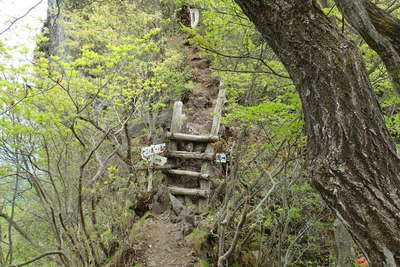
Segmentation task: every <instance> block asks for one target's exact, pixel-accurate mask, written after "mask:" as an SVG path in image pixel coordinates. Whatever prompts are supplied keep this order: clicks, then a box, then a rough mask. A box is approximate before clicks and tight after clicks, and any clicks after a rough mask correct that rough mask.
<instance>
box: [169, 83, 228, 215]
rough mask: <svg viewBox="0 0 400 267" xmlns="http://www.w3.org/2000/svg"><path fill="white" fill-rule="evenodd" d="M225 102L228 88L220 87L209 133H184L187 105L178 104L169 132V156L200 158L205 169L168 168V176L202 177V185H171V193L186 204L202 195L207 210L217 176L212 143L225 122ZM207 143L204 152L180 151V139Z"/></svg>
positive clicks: (176, 103)
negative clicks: (214, 169)
mask: <svg viewBox="0 0 400 267" xmlns="http://www.w3.org/2000/svg"><path fill="white" fill-rule="evenodd" d="M224 102H225V90H224V89H223V86H220V89H219V93H218V98H217V101H216V104H215V107H214V114H213V122H212V127H211V131H210V133H209V134H208V135H192V134H185V133H182V132H181V131H182V126H183V125H182V124H183V120H182V118H183V113H182V109H183V104H182V102H181V101H177V102H175V103H174V108H173V112H172V121H171V129H170V132H169V133H167V137H168V139H169V144H168V151H167V153H166V156H167V158H168V161H172V162H174V161H176V159H177V158H178V159H185V160H199V161H201V168H200V170H198V171H192V170H182V169H179V168H176V169H172V168H171V169H166V170H164V173H166V174H167V175H171V176H173V175H178V176H185V177H190V178H191V179H199V185H200V188H185V187H178V186H171V185H169V186H168V189H169V191H170V193H171V194H172V195H174V196H177V197H178V198H180V199H181V200H185V202H186V203H192V201H191V197H193V196H195V197H197V198H199V202H198V210H199V211H203V210H204V209H205V208H206V207H207V205H208V200H209V196H210V191H211V183H210V180H209V178H210V177H212V175H213V168H212V161H213V160H215V151H214V146H213V144H212V143H214V142H216V141H218V140H219V136H218V133H219V129H220V125H221V116H222V109H223V105H224ZM182 141H184V142H190V143H203V144H205V150H204V152H192V151H178V142H182Z"/></svg>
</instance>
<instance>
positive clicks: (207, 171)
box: [199, 81, 225, 211]
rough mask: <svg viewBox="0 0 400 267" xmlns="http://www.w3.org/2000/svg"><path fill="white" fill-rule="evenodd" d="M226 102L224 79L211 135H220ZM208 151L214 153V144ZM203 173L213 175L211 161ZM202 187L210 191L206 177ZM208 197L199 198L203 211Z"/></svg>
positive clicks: (204, 165) (207, 148) (210, 145)
mask: <svg viewBox="0 0 400 267" xmlns="http://www.w3.org/2000/svg"><path fill="white" fill-rule="evenodd" d="M224 103H225V89H224V88H223V81H221V82H220V88H219V92H218V98H217V103H216V104H215V107H214V118H213V123H212V127H211V131H210V136H218V133H219V129H220V126H221V118H222V109H223V107H224ZM207 153H212V154H214V153H215V151H214V146H213V145H212V144H208V145H207V147H206V151H205V154H207ZM201 173H204V174H208V175H209V176H210V177H211V176H212V173H213V170H212V164H211V162H208V161H207V162H204V163H203V164H202V165H201ZM200 189H202V190H206V191H208V192H210V190H211V188H210V182H209V181H207V180H204V179H201V180H200ZM208 200H209V199H208V198H206V199H200V200H199V210H200V211H203V210H204V209H205V208H206V207H207V205H208Z"/></svg>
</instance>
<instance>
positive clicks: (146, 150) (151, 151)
mask: <svg viewBox="0 0 400 267" xmlns="http://www.w3.org/2000/svg"><path fill="white" fill-rule="evenodd" d="M166 148H167V146H166V144H165V143H163V144H157V145H151V146H146V147H143V148H142V150H141V152H140V155H141V156H142V159H144V160H146V161H150V162H151V163H154V164H157V165H159V166H163V165H165V163H167V158H166V157H163V156H160V155H158V154H161V153H163V152H164V151H165V149H166Z"/></svg>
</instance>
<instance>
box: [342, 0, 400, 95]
mask: <svg viewBox="0 0 400 267" xmlns="http://www.w3.org/2000/svg"><path fill="white" fill-rule="evenodd" d="M335 2H336V5H337V6H338V8H339V9H340V11H341V12H342V13H343V15H344V16H345V18H346V20H347V21H348V22H349V23H350V24H351V25H352V26H353V27H354V28H355V29H356V30H357V31H358V32H359V33H360V35H361V36H362V37H363V39H364V40H365V41H366V42H367V44H368V45H369V46H370V47H371V48H372V49H373V50H375V51H376V53H378V55H379V57H380V58H381V59H382V61H383V63H384V64H385V66H386V69H387V71H388V73H389V75H390V77H391V78H392V83H393V87H394V88H395V89H396V90H397V92H399V93H400V20H398V19H396V18H394V17H392V16H390V14H388V13H386V12H385V11H384V10H382V9H380V8H378V7H377V6H376V5H375V4H373V3H371V2H370V1H367V0H335Z"/></svg>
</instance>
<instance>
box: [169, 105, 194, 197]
mask: <svg viewBox="0 0 400 267" xmlns="http://www.w3.org/2000/svg"><path fill="white" fill-rule="evenodd" d="M182 118H183V103H182V101H176V102H175V103H174V108H173V110H172V120H171V133H173V134H174V133H179V132H181V131H182V125H183V120H182ZM177 149H178V143H177V142H175V141H173V140H171V142H169V145H168V150H170V151H174V150H177ZM169 161H170V159H169ZM172 163H173V164H176V163H177V162H176V160H175V159H173V160H172ZM169 182H172V181H171V180H170V179H169V178H167V185H168V183H169ZM177 198H178V199H179V200H180V201H181V202H182V203H185V198H184V197H183V196H177ZM187 198H189V197H187Z"/></svg>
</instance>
